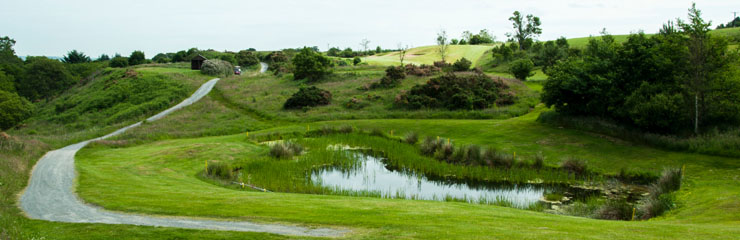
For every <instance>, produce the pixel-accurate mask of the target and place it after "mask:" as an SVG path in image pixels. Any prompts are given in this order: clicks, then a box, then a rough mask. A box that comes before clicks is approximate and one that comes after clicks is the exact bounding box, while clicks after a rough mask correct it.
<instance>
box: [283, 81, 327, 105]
mask: <svg viewBox="0 0 740 240" xmlns="http://www.w3.org/2000/svg"><path fill="white" fill-rule="evenodd" d="M329 103H331V93H330V92H329V91H327V90H324V89H319V88H317V87H315V86H311V87H301V88H300V89H299V90H298V92H296V93H294V94H293V95H292V96H290V98H288V100H287V101H285V104H284V105H283V108H285V109H298V108H303V107H315V106H320V105H328V104H329Z"/></svg>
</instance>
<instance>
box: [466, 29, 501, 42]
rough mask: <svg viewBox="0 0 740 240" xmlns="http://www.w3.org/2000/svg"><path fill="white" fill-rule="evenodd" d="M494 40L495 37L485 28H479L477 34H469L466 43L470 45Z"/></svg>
mask: <svg viewBox="0 0 740 240" xmlns="http://www.w3.org/2000/svg"><path fill="white" fill-rule="evenodd" d="M494 40H496V37H494V36H493V35H491V34H490V33H489V32H488V30H487V29H481V30H480V32H479V33H478V34H473V35H471V36H470V39H468V43H469V44H470V45H478V44H488V43H493V41H494Z"/></svg>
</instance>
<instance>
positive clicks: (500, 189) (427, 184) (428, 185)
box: [310, 151, 598, 208]
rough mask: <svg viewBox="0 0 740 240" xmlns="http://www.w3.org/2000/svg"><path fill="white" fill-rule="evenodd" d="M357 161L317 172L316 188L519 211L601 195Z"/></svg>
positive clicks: (367, 158)
mask: <svg viewBox="0 0 740 240" xmlns="http://www.w3.org/2000/svg"><path fill="white" fill-rule="evenodd" d="M348 154H350V155H351V156H352V157H353V158H355V159H357V161H358V162H357V164H355V165H353V166H352V167H324V168H320V169H314V171H313V172H312V174H311V177H310V179H311V181H312V183H313V184H318V185H321V186H324V187H328V188H332V189H335V190H338V191H348V190H349V191H356V192H369V193H374V194H375V195H380V196H382V197H388V198H404V199H422V200H438V201H449V200H457V201H466V202H471V203H504V204H505V205H511V206H513V207H517V208H527V207H529V206H531V205H532V204H536V203H537V202H539V201H540V200H541V199H543V196H544V195H545V194H550V193H557V194H559V195H563V196H570V197H571V198H576V199H585V198H586V197H587V195H594V194H598V193H594V192H583V191H581V190H579V189H574V188H570V187H568V186H567V185H543V184H510V183H490V182H480V181H478V182H475V181H461V180H448V179H436V178H429V177H427V176H423V175H419V174H415V173H412V172H407V171H398V170H394V169H393V168H392V167H390V166H388V165H386V164H385V163H384V159H383V158H381V157H376V156H373V155H370V154H364V153H360V152H353V151H350V152H348Z"/></svg>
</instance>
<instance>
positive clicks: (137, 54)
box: [128, 51, 146, 66]
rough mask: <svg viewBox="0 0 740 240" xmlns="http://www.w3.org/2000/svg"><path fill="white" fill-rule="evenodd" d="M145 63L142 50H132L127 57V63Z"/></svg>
mask: <svg viewBox="0 0 740 240" xmlns="http://www.w3.org/2000/svg"><path fill="white" fill-rule="evenodd" d="M144 63H146V57H145V56H144V52H142V51H134V52H132V53H131V56H129V57H128V65H129V66H134V65H139V64H144Z"/></svg>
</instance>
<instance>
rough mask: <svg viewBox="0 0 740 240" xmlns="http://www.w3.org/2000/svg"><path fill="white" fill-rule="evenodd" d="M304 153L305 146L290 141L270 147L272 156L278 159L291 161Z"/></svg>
mask: <svg viewBox="0 0 740 240" xmlns="http://www.w3.org/2000/svg"><path fill="white" fill-rule="evenodd" d="M302 152H303V146H301V145H300V144H297V143H294V142H290V141H287V142H286V141H283V142H277V143H274V144H272V146H270V156H273V157H275V158H278V159H291V158H293V156H296V155H300V154H301V153H302Z"/></svg>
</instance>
